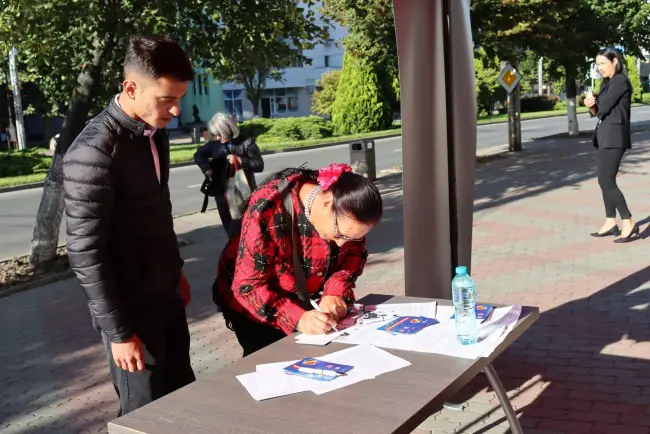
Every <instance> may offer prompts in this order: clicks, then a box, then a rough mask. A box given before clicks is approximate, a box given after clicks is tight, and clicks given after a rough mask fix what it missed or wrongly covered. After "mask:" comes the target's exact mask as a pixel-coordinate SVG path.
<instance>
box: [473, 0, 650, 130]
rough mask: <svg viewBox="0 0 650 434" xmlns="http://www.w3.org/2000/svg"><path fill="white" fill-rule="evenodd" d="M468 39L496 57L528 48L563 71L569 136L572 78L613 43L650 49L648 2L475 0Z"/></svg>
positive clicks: (573, 124) (574, 80)
mask: <svg viewBox="0 0 650 434" xmlns="http://www.w3.org/2000/svg"><path fill="white" fill-rule="evenodd" d="M472 15H473V16H472V25H473V26H474V29H473V30H474V39H475V41H476V42H478V43H479V45H481V46H482V47H484V48H486V51H487V52H488V53H489V54H491V53H493V54H498V55H499V57H502V58H505V59H507V58H513V57H517V56H521V50H522V49H531V50H532V51H534V52H535V53H536V54H537V55H539V56H543V57H545V58H548V59H550V60H551V61H552V65H553V67H554V68H556V70H559V68H560V67H562V68H563V69H564V73H565V77H566V92H567V99H568V105H567V107H568V118H569V133H570V134H573V135H575V134H577V133H578V131H579V129H578V122H577V116H576V102H575V101H576V94H577V88H578V78H579V77H582V76H585V75H586V72H587V70H588V69H587V67H588V60H587V58H588V57H593V56H595V54H596V53H597V52H598V49H599V48H600V47H601V46H604V45H619V46H622V47H625V48H626V50H628V51H629V52H631V53H635V54H636V53H638V54H640V48H641V47H646V46H650V34H649V33H648V32H647V28H648V24H649V21H650V4H648V2H647V1H645V0H564V1H562V2H557V1H555V0H519V1H517V2H513V1H509V0H475V1H474V2H472Z"/></svg>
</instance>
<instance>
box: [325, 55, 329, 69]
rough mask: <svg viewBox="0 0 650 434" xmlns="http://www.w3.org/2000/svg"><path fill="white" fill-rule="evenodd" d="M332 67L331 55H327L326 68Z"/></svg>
mask: <svg viewBox="0 0 650 434" xmlns="http://www.w3.org/2000/svg"><path fill="white" fill-rule="evenodd" d="M329 67H330V56H325V68H329Z"/></svg>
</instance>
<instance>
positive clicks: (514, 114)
mask: <svg viewBox="0 0 650 434" xmlns="http://www.w3.org/2000/svg"><path fill="white" fill-rule="evenodd" d="M518 64H519V62H518V61H517V59H516V58H515V59H513V61H512V62H511V63H506V62H501V68H502V69H501V74H499V78H498V79H497V81H498V82H499V84H500V85H501V86H503V88H504V89H505V90H506V92H507V93H508V102H507V106H508V150H509V151H510V152H519V151H521V88H520V87H519V82H520V81H521V78H522V77H521V74H520V73H519V72H518V71H517V65H518Z"/></svg>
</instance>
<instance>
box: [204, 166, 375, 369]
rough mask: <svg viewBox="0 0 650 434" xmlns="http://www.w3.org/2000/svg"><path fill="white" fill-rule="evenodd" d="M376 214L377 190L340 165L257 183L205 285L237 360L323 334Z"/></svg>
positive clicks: (360, 263) (339, 307) (358, 268)
mask: <svg viewBox="0 0 650 434" xmlns="http://www.w3.org/2000/svg"><path fill="white" fill-rule="evenodd" d="M288 207H291V208H292V209H288ZM381 216H382V200H381V195H380V194H379V191H378V190H377V187H375V185H374V184H373V183H372V182H370V181H369V180H368V179H366V178H364V177H363V176H360V175H357V174H354V173H352V169H351V168H350V167H349V166H347V165H345V164H332V165H331V166H329V167H327V168H324V169H321V170H319V171H314V170H308V169H302V168H299V169H286V170H284V171H282V172H279V173H277V174H275V175H272V176H271V177H270V178H269V179H267V180H266V181H264V182H263V183H262V185H260V187H259V188H258V189H257V190H256V191H255V192H254V193H253V195H252V196H251V198H250V201H249V205H248V209H247V210H246V212H245V215H244V219H243V222H242V230H241V234H240V235H239V236H238V237H236V238H233V239H232V240H230V241H229V242H228V244H227V245H226V247H225V248H224V251H223V253H222V254H221V258H220V260H219V266H218V271H217V279H216V281H215V283H214V286H213V288H212V293H213V300H214V302H215V303H216V304H217V306H219V307H220V309H221V310H222V312H223V315H224V319H225V320H226V323H227V324H228V327H229V328H230V329H232V330H233V331H234V332H235V334H236V336H237V340H238V341H239V343H240V345H241V346H242V348H243V349H244V356H247V355H249V354H251V353H253V352H255V351H257V350H259V349H261V348H264V347H265V346H267V345H270V344H272V343H273V342H276V341H278V340H280V339H282V338H283V337H285V336H286V335H290V334H292V333H293V332H295V331H300V332H303V333H307V334H320V333H326V332H328V331H330V330H331V329H332V327H333V326H335V325H336V323H337V321H338V320H340V319H342V318H344V317H345V315H346V314H347V308H348V305H349V304H351V303H353V302H354V300H355V297H354V291H353V290H354V286H355V282H356V280H357V278H358V277H359V276H360V275H361V273H362V272H363V268H364V266H365V264H366V258H367V256H368V252H367V250H366V235H367V234H368V232H369V231H370V230H371V229H372V228H373V227H374V226H375V224H376V223H377V222H378V221H379V220H380V219H381ZM289 223H290V224H289ZM294 250H295V255H294ZM294 264H297V265H296V266H295V267H294ZM294 270H297V272H294ZM310 300H314V301H316V300H319V301H318V305H319V307H320V309H321V310H322V312H319V311H318V310H315V309H313V308H312V305H311V301H310Z"/></svg>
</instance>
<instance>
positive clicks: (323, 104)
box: [311, 69, 341, 118]
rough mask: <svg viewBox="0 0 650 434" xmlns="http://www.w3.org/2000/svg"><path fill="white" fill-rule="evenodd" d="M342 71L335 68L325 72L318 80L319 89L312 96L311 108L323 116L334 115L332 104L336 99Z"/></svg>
mask: <svg viewBox="0 0 650 434" xmlns="http://www.w3.org/2000/svg"><path fill="white" fill-rule="evenodd" d="M340 78H341V71H339V70H338V69H335V70H334V71H329V72H325V73H323V75H322V76H321V78H320V80H318V90H317V91H316V92H314V94H313V95H312V97H311V110H312V112H314V113H318V114H320V115H323V116H327V117H330V118H331V117H332V105H333V104H334V100H335V99H336V90H337V89H338V87H339V80H340Z"/></svg>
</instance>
